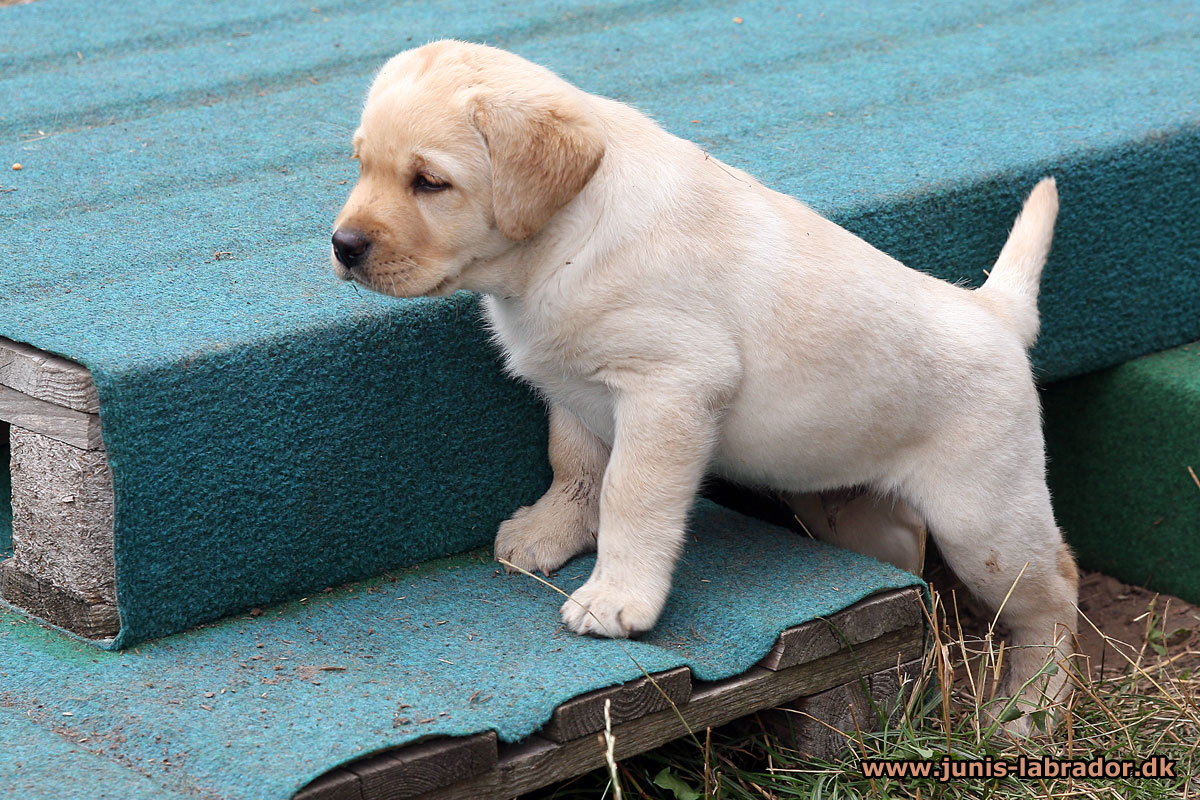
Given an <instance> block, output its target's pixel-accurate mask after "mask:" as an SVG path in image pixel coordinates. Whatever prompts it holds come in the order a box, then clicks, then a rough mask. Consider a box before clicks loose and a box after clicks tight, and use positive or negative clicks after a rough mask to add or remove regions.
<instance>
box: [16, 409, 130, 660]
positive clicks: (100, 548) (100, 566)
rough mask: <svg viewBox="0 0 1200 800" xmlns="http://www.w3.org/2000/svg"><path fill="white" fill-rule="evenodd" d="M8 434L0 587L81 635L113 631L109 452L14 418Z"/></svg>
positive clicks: (102, 636) (104, 634)
mask: <svg viewBox="0 0 1200 800" xmlns="http://www.w3.org/2000/svg"><path fill="white" fill-rule="evenodd" d="M9 441H10V443H11V452H10V462H11V465H12V472H11V477H12V543H13V556H12V559H11V560H10V563H8V564H7V566H6V569H5V573H4V583H3V587H2V588H0V592H2V593H3V596H4V598H5V599H6V600H8V602H10V603H12V604H13V605H15V606H18V607H20V608H24V609H26V610H27V611H29V612H30V613H32V614H35V615H36V616H39V617H41V618H42V619H45V620H46V621H47V622H51V623H53V624H55V625H58V626H60V627H62V628H66V629H67V630H71V631H74V632H76V633H78V634H80V635H81V636H87V637H90V638H100V639H105V638H109V637H111V636H114V635H115V634H116V632H117V627H118V624H119V623H118V618H117V611H116V605H117V599H116V598H117V587H116V565H115V563H114V560H113V513H114V503H113V500H114V497H113V484H112V472H111V470H110V469H109V466H108V458H107V455H106V453H105V452H104V451H103V450H85V449H83V448H80V447H73V446H72V445H69V444H66V443H64V442H60V441H57V440H56V439H52V438H50V437H48V436H43V435H42V434H39V433H34V432H32V431H27V430H24V429H22V428H18V427H16V426H11V427H10V428H9Z"/></svg>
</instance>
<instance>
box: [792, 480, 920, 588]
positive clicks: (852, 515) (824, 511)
mask: <svg viewBox="0 0 1200 800" xmlns="http://www.w3.org/2000/svg"><path fill="white" fill-rule="evenodd" d="M783 500H784V502H786V503H787V504H788V507H789V508H791V509H792V513H793V514H794V515H795V516H796V519H798V520H799V521H800V523H801V524H802V525H803V526H804V528H805V530H807V531H808V532H809V533H810V534H812V535H813V537H814V538H817V539H820V540H821V541H823V542H829V543H830V544H835V545H838V546H839V547H844V548H846V549H847V550H853V551H854V552H856V553H862V554H863V555H867V556H872V557H874V558H877V559H879V560H880V561H886V562H887V563H889V564H893V565H894V566H897V567H899V568H900V569H902V570H906V571H908V572H912V573H914V574H916V575H920V574H921V571H922V569H923V567H924V565H925V535H926V530H925V520H923V519H922V518H921V515H920V514H918V513H917V512H916V511H915V510H914V509H913V508H912V507H911V506H909V505H908V504H907V503H905V502H904V501H903V500H900V499H899V498H896V497H892V496H890V495H884V494H880V493H878V492H875V491H871V490H867V489H838V490H835V491H832V492H820V493H808V494H794V493H790V494H784V495H783Z"/></svg>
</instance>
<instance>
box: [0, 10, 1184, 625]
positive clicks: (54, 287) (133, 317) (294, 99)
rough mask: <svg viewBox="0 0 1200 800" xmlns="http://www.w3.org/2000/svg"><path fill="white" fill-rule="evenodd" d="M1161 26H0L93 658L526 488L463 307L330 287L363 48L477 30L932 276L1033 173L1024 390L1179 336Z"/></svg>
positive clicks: (1176, 173)
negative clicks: (99, 438) (80, 390)
mask: <svg viewBox="0 0 1200 800" xmlns="http://www.w3.org/2000/svg"><path fill="white" fill-rule="evenodd" d="M1191 11H1192V9H1191V7H1190V5H1189V4H1187V3H1177V2H1170V1H1169V0H1156V1H1155V2H1136V3H1135V2H1115V3H1106V4H1104V5H1103V6H1102V7H1096V6H1094V5H1090V4H1078V3H1068V2H1057V1H1056V2H1049V3H1039V4H1035V5H1029V4H1026V3H1020V2H1016V0H1000V1H999V2H996V3H991V4H988V5H987V6H982V7H981V6H977V5H974V4H962V3H950V2H946V3H935V4H919V5H912V4H899V5H895V4H878V3H867V2H851V3H847V4H841V5H839V6H838V7H837V9H836V10H835V9H828V10H822V9H816V8H799V9H794V8H791V7H783V6H780V5H779V4H777V3H775V2H766V0H758V1H757V2H756V1H753V0H752V1H751V2H747V3H744V4H740V5H739V6H738V7H737V9H736V11H734V10H731V9H730V8H728V7H724V6H712V5H709V4H682V5H680V4H677V3H668V2H665V1H662V2H656V1H654V0H651V1H650V2H601V3H593V4H589V5H587V6H586V7H579V8H576V7H573V6H571V7H568V6H565V5H562V4H559V3H554V2H548V1H546V0H542V1H541V2H532V3H523V4H520V5H519V6H513V5H511V4H501V3H494V4H491V3H483V4H476V5H472V6H471V7H470V8H467V7H464V6H462V5H461V4H456V3H451V2H431V3H400V4H397V5H393V6H388V7H381V6H380V5H379V4H378V3H371V2H367V0H342V1H341V2H333V3H324V4H321V5H320V6H318V7H315V8H314V7H312V6H308V5H303V6H302V5H298V4H294V3H290V2H284V1H283V0H268V1H267V2H263V3H253V4H247V3H244V2H232V0H221V1H220V2H214V3H210V4H205V5H204V7H203V8H197V7H195V6H194V4H186V3H170V2H168V3H163V2H158V0H132V2H129V3H126V4H123V5H122V6H121V9H120V11H119V12H114V11H113V10H112V9H110V8H106V7H102V6H99V5H96V4H92V3H88V2H84V0H55V2H33V3H30V4H27V5H19V6H14V7H5V8H3V9H0V109H2V111H0V114H2V116H0V142H3V145H4V147H3V150H4V153H5V156H4V158H5V163H4V167H5V171H4V172H3V173H2V176H0V198H2V199H0V204H2V205H0V214H2V215H3V219H0V245H3V246H2V247H0V252H2V253H3V256H2V258H3V260H4V268H3V269H0V335H2V336H5V337H8V338H10V339H13V340H17V341H20V342H25V343H29V344H31V345H33V346H35V347H37V348H39V349H41V350H43V351H47V352H51V353H57V354H60V355H62V356H65V357H67V358H69V359H71V360H72V361H75V362H78V363H80V364H82V365H83V366H85V367H86V368H87V369H89V370H90V374H91V376H92V377H93V379H94V381H95V384H96V387H97V389H98V392H99V395H98V396H99V417H100V420H101V422H102V429H103V431H102V432H103V445H104V447H105V452H106V454H107V459H108V463H109V466H110V467H111V469H112V480H113V488H114V492H115V506H114V529H113V546H114V563H115V570H116V594H117V598H118V603H119V612H120V613H119V618H120V626H121V628H120V632H119V634H118V635H117V636H116V637H115V638H114V639H113V640H112V641H111V643H110V644H111V646H114V647H120V646H125V645H129V644H131V643H134V642H137V641H139V640H142V639H145V638H147V637H152V636H157V635H162V634H165V633H169V632H171V631H177V630H181V629H183V628H186V627H188V626H189V625H194V624H196V623H198V622H201V621H204V620H208V619H213V618H215V617H218V616H220V615H222V614H227V613H230V612H232V611H235V610H237V609H239V608H246V607H248V606H250V605H259V604H263V603H266V602H270V601H274V600H278V599H281V598H285V597H289V596H296V595H297V594H298V593H303V592H308V591H313V590H316V589H319V588H321V587H323V586H326V585H330V584H336V583H340V582H343V581H347V580H352V579H355V578H359V577H362V576H365V575H369V574H374V573H376V572H378V571H379V570H381V569H384V568H388V567H394V566H397V565H403V564H409V563H415V562H418V561H421V560H423V559H427V558H431V557H434V556H439V555H445V554H449V553H453V552H460V551H462V550H465V549H468V548H471V547H476V546H482V545H485V544H487V542H488V541H489V540H490V539H491V536H492V535H493V533H494V531H495V528H496V525H497V523H498V522H499V521H500V520H501V519H503V518H504V517H505V516H507V515H508V514H509V513H511V512H512V510H513V509H515V508H516V507H517V506H519V505H521V504H522V503H526V502H529V501H530V500H532V499H534V498H536V497H537V496H538V494H539V493H540V491H541V490H542V489H543V488H544V486H545V485H546V482H547V470H546V466H545V457H544V454H543V448H544V436H545V433H544V427H545V423H544V416H543V412H542V410H541V408H540V406H539V404H538V403H537V402H536V400H535V398H534V397H533V396H532V395H531V393H529V392H528V391H526V390H525V389H523V388H521V387H519V386H516V385H515V384H513V383H512V382H510V381H508V380H506V379H504V378H503V377H501V375H500V373H499V369H498V367H497V363H496V357H495V354H494V353H493V352H492V351H491V350H490V349H489V347H488V346H487V344H486V335H485V334H484V332H483V331H482V330H481V329H480V326H479V324H478V321H477V313H478V311H477V304H476V300H475V299H473V298H471V297H467V296H460V297H456V298H452V299H449V300H439V301H423V300H418V301H393V300H388V299H385V298H381V297H377V296H372V295H369V294H367V293H365V292H359V291H357V290H355V289H354V288H353V287H352V286H348V285H338V284H336V283H335V282H334V280H333V278H332V277H331V275H330V271H329V266H328V263H327V259H328V255H327V251H328V235H329V231H330V225H331V221H332V218H333V215H334V214H335V212H336V210H337V209H338V208H339V207H340V204H341V202H342V200H343V199H344V197H345V195H346V193H347V191H348V186H349V183H351V182H352V181H353V177H354V166H353V163H352V162H351V161H349V159H348V155H349V147H348V140H349V134H350V131H351V130H352V128H353V127H354V125H355V124H356V121H357V118H358V115H359V111H360V108H361V101H362V97H363V94H364V92H365V89H366V87H367V85H368V82H369V80H370V77H371V75H372V72H373V71H374V70H375V69H376V68H377V66H378V65H379V64H381V63H382V62H383V60H384V59H386V58H387V57H388V56H390V55H392V54H393V53H395V52H396V51H398V50H400V49H403V48H405V47H408V46H412V45H417V44H421V43H423V42H425V41H428V40H431V39H435V38H442V37H460V38H464V39H470V40H477V41H485V42H489V43H493V44H497V45H500V46H502V47H507V48H509V49H513V50H515V51H517V52H519V53H521V54H522V55H525V56H527V57H530V58H532V59H534V60H537V61H540V62H542V63H544V64H546V65H547V66H549V67H551V68H553V69H555V70H557V71H558V72H560V73H561V74H563V75H564V76H565V77H567V78H568V79H570V80H572V81H574V82H575V83H577V84H578V85H580V86H582V87H583V88H585V89H588V90H591V91H594V92H598V93H601V94H607V95H610V96H614V97H618V98H620V99H622V100H625V101H628V102H631V103H633V104H636V105H638V106H640V107H642V108H644V109H645V110H646V111H648V112H650V113H651V114H653V115H654V116H655V117H656V118H657V119H659V120H660V121H661V122H662V123H663V124H664V125H665V126H666V127H667V128H669V129H671V130H672V131H674V132H676V133H678V134H680V135H683V136H686V137H688V138H691V139H693V140H695V141H697V142H699V143H701V144H702V145H703V146H704V147H706V148H707V149H708V150H709V151H710V152H712V153H713V154H714V155H715V156H718V157H720V158H722V159H724V160H726V161H728V162H730V163H732V164H735V165H737V166H740V167H744V168H746V169H748V170H749V171H751V172H753V173H755V174H756V175H758V176H760V177H761V178H762V179H763V180H765V181H766V182H767V183H768V184H770V185H772V186H774V187H777V188H779V189H781V190H783V191H786V192H789V193H791V194H794V195H796V196H797V197H800V198H802V199H804V200H806V201H808V202H809V203H811V204H812V205H814V206H815V207H816V208H817V209H818V210H820V211H822V212H825V213H827V214H829V215H831V216H833V217H834V218H836V219H838V220H839V221H841V222H843V223H845V224H846V225H848V226H849V227H850V228H852V229H853V230H855V231H856V232H858V233H860V234H862V235H863V236H864V237H865V238H867V239H868V240H869V241H871V242H872V243H874V244H876V245H878V246H880V247H881V248H883V249H885V250H887V251H889V252H891V253H893V254H894V255H897V256H899V257H901V258H902V259H903V260H905V261H906V262H907V263H909V264H910V265H911V266H913V267H916V268H918V269H924V270H928V271H931V272H934V273H936V274H938V275H941V276H942V277H945V278H948V279H951V280H962V281H965V282H967V283H978V282H979V281H981V280H982V278H983V276H984V275H983V270H984V269H985V268H987V267H988V265H989V264H991V262H992V261H993V259H994V258H995V256H996V254H997V252H998V251H999V249H1000V245H1001V243H1002V242H1003V240H1004V238H1005V235H1006V232H1007V230H1008V226H1009V225H1010V224H1011V222H1012V219H1013V216H1014V214H1015V212H1016V210H1017V208H1018V205H1019V201H1020V198H1021V196H1022V195H1023V194H1024V193H1025V192H1026V191H1028V189H1029V188H1030V187H1031V186H1032V185H1033V182H1034V180H1035V179H1037V178H1038V177H1040V176H1042V175H1043V174H1046V173H1054V174H1055V175H1056V176H1057V177H1058V179H1059V188H1060V192H1061V196H1062V206H1063V213H1062V217H1061V220H1060V225H1059V232H1058V235H1057V238H1056V243H1055V249H1054V252H1053V254H1052V256H1051V260H1050V263H1049V265H1048V266H1047V271H1046V278H1045V283H1044V291H1043V299H1042V308H1043V311H1044V319H1045V325H1044V334H1043V337H1042V339H1041V341H1040V343H1039V345H1038V348H1037V351H1036V354H1035V356H1036V361H1037V365H1038V369H1039V371H1040V373H1041V374H1042V375H1043V376H1044V377H1046V378H1047V379H1051V378H1065V377H1068V376H1071V375H1074V374H1079V373H1083V372H1087V371H1090V370H1094V369H1097V368H1100V367H1104V366H1107V365H1110V364H1114V363H1117V362H1120V361H1123V360H1126V359H1128V358H1130V357H1133V356H1137V355H1140V354H1142V353H1146V352H1150V351H1153V350H1158V349H1162V348H1164V347H1169V346H1174V345H1177V344H1180V343H1182V342H1185V341H1192V340H1195V339H1196V338H1197V337H1200V315H1197V314H1195V313H1194V310H1195V308H1196V306H1197V304H1198V302H1200V274H1198V273H1197V272H1196V271H1195V270H1194V269H1191V268H1190V267H1189V265H1192V264H1195V263H1196V254H1197V252H1198V249H1200V227H1197V226H1196V225H1194V224H1193V221H1194V219H1195V218H1196V216H1197V211H1198V210H1200V208H1198V203H1200V186H1198V185H1197V182H1196V181H1195V180H1194V177H1195V175H1196V174H1197V171H1198V170H1200V152H1198V146H1200V128H1198V127H1197V120H1198V117H1200V111H1198V109H1200V102H1198V101H1200V84H1198V83H1197V82H1196V81H1195V80H1194V76H1193V75H1192V72H1193V71H1194V70H1193V69H1192V67H1193V66H1194V58H1195V52H1196V47H1197V42H1196V38H1197V32H1196V27H1195V26H1194V25H1191V24H1189V23H1188V19H1189V17H1188V15H1189V14H1190V13H1191ZM735 15H736V19H735ZM1148 87H1149V88H1148ZM1151 88H1152V90H1150V89H1151ZM10 163H13V164H15V163H20V165H21V169H20V170H9V169H7V167H8V166H9V164H10ZM1148 253H1152V254H1153V257H1152V258H1148V257H1147V254H1148Z"/></svg>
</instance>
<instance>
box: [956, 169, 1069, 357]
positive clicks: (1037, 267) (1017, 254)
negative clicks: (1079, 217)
mask: <svg viewBox="0 0 1200 800" xmlns="http://www.w3.org/2000/svg"><path fill="white" fill-rule="evenodd" d="M1057 216H1058V190H1057V189H1056V188H1055V185H1054V178H1043V179H1042V180H1041V181H1040V182H1039V183H1038V185H1037V186H1035V187H1033V191H1032V192H1030V193H1029V197H1028V199H1026V200H1025V205H1024V207H1023V208H1022V209H1021V213H1020V214H1018V215H1017V221H1016V222H1014V223H1013V228H1012V233H1010V234H1009V235H1008V241H1006V242H1005V243H1004V247H1003V249H1001V250H1000V256H999V257H998V258H997V259H996V264H995V266H993V267H992V272H991V274H990V275H989V276H988V279H987V280H986V281H984V284H983V286H981V287H979V289H977V290H976V294H977V295H978V296H979V299H980V300H983V301H984V302H985V304H986V305H987V306H988V307H989V308H990V309H992V310H993V311H994V312H996V313H997V314H999V315H1000V317H1002V318H1003V319H1004V320H1005V321H1006V322H1008V323H1009V327H1011V328H1012V329H1013V330H1014V331H1015V332H1016V333H1017V335H1019V336H1020V337H1021V340H1022V341H1023V342H1024V343H1025V347H1026V348H1028V347H1031V346H1032V345H1033V342H1034V340H1036V339H1037V335H1038V327H1039V322H1038V309H1037V299H1038V285H1039V284H1040V283H1041V280H1042V266H1043V265H1044V264H1045V263H1046V255H1047V254H1048V253H1049V252H1050V240H1051V239H1052V238H1053V237H1054V220H1055V218H1056V217H1057Z"/></svg>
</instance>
